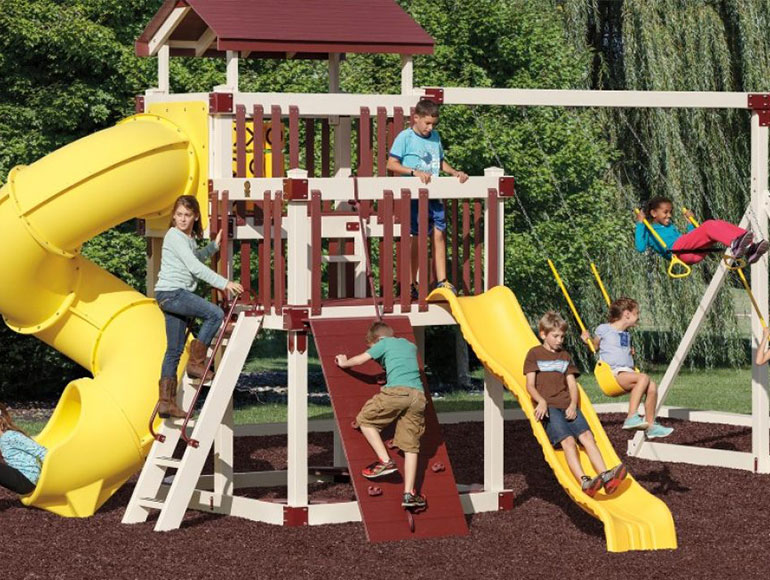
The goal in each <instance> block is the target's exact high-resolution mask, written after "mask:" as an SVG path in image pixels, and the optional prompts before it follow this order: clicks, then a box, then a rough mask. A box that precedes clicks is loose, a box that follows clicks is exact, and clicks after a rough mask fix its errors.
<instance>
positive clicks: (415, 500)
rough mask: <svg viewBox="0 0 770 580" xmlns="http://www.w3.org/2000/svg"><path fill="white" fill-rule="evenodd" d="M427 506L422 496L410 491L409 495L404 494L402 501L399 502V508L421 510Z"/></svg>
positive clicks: (407, 493)
mask: <svg viewBox="0 0 770 580" xmlns="http://www.w3.org/2000/svg"><path fill="white" fill-rule="evenodd" d="M427 505H428V502H427V501H426V500H425V498H424V497H423V496H421V495H420V494H418V493H415V492H414V491H412V492H411V493H409V492H406V493H404V499H403V500H402V501H401V507H404V508H419V509H422V508H424V507H425V506H427Z"/></svg>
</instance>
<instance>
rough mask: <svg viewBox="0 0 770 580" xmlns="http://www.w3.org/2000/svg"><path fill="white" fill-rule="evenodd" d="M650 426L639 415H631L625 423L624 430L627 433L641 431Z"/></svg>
mask: <svg viewBox="0 0 770 580" xmlns="http://www.w3.org/2000/svg"><path fill="white" fill-rule="evenodd" d="M649 426H650V424H649V423H648V422H647V421H645V420H644V419H642V418H641V417H640V416H639V413H635V414H633V415H631V416H630V417H629V418H628V419H626V420H625V421H623V429H625V430H626V431H641V430H642V429H647V427H649Z"/></svg>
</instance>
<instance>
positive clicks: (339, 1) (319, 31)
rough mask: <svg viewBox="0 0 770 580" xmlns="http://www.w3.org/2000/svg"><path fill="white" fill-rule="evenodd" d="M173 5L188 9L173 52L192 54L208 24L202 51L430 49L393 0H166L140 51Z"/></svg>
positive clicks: (305, 52) (262, 52) (173, 39)
mask: <svg viewBox="0 0 770 580" xmlns="http://www.w3.org/2000/svg"><path fill="white" fill-rule="evenodd" d="M178 6H189V7H190V11H189V12H188V13H187V15H186V16H185V17H184V18H183V19H182V21H181V22H180V23H179V25H178V26H177V27H176V29H175V30H174V31H173V33H172V34H171V36H170V37H169V39H168V43H169V44H170V48H171V54H172V55H190V54H194V53H195V51H194V49H193V48H190V46H189V45H190V43H192V42H195V41H197V40H198V39H200V38H201V36H202V35H203V34H204V32H206V30H207V29H208V28H210V29H211V30H212V31H213V33H214V34H215V35H216V40H215V42H214V43H213V44H212V45H211V48H210V49H209V50H208V51H207V52H206V56H215V55H221V54H223V53H224V52H225V51H227V50H235V51H245V52H252V53H254V54H255V55H259V56H273V57H278V56H284V55H285V54H287V53H289V54H294V55H297V56H313V55H314V56H316V57H318V56H321V55H326V54H328V53H331V52H340V53H345V52H378V53H396V54H431V53H432V52H433V38H431V36H430V35H429V34H428V33H427V32H425V31H424V30H423V29H422V28H421V27H420V26H419V25H418V24H417V23H416V22H415V21H414V20H412V18H411V17H410V16H409V15H408V14H407V13H406V12H404V11H403V10H402V9H401V7H400V6H398V4H396V2H395V0H166V1H165V2H164V3H163V5H162V6H161V7H160V9H159V10H158V12H157V13H156V15H155V17H154V18H153V19H152V20H151V21H150V23H149V24H148V25H147V28H145V29H144V32H142V34H141V36H140V37H139V38H138V39H137V41H136V53H137V54H138V55H139V56H147V55H149V45H148V43H149V41H150V39H151V38H152V37H153V35H154V34H155V33H156V32H157V31H158V30H159V29H160V27H161V26H162V25H163V23H164V22H165V20H166V19H167V18H168V17H169V15H170V14H171V13H172V11H173V10H174V8H175V7H178Z"/></svg>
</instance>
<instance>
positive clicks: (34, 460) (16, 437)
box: [0, 430, 48, 485]
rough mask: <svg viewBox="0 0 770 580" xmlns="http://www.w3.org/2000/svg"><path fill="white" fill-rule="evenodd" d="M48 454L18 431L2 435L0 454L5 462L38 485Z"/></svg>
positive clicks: (0, 438)
mask: <svg viewBox="0 0 770 580" xmlns="http://www.w3.org/2000/svg"><path fill="white" fill-rule="evenodd" d="M46 453H48V450H47V449H46V448H45V447H43V446H42V445H40V444H39V443H36V442H35V441H33V440H32V439H30V438H29V437H27V436H26V435H24V434H23V433H19V432H18V431H11V430H9V431H5V432H3V434H2V435H0V454H2V455H3V459H4V460H5V462H6V463H7V464H8V465H9V466H11V467H13V468H14V469H16V470H18V471H20V472H21V473H22V474H23V475H24V477H26V478H27V479H29V480H30V481H31V482H32V483H34V484H36V485H37V480H38V479H40V468H41V467H42V465H43V460H44V459H45V456H46Z"/></svg>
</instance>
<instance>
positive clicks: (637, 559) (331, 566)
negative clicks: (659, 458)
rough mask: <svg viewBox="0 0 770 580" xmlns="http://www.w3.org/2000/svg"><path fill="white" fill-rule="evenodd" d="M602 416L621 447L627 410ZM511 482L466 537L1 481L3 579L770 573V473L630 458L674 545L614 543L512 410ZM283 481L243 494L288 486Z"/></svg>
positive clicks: (471, 426) (475, 432) (474, 444)
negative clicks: (29, 502)
mask: <svg viewBox="0 0 770 580" xmlns="http://www.w3.org/2000/svg"><path fill="white" fill-rule="evenodd" d="M602 419H603V422H604V424H605V426H606V428H607V431H608V433H609V435H610V438H611V439H612V440H613V442H614V443H615V446H616V448H617V449H619V450H624V449H625V447H626V437H625V435H624V434H623V433H622V431H621V430H620V424H621V420H622V418H621V416H620V415H604V416H603V417H602ZM669 424H672V425H674V426H676V427H677V431H676V432H675V434H674V435H673V436H672V438H671V440H672V442H677V443H694V444H698V445H702V446H707V447H716V448H723V449H738V450H749V449H750V445H751V434H750V431H749V430H748V429H745V428H740V427H730V426H722V425H708V424H696V423H681V422H676V421H671V422H669ZM444 433H445V437H446V440H447V445H448V448H449V452H450V456H451V457H452V461H453V467H454V469H455V473H456V475H457V479H458V481H459V482H462V483H474V482H481V481H482V480H483V466H482V451H481V450H482V440H483V427H482V425H481V424H480V423H465V424H460V425H448V426H445V427H444ZM505 437H506V468H505V473H506V476H505V483H506V485H507V486H508V487H510V488H511V489H513V490H514V493H515V494H516V500H515V507H514V509H513V510H512V511H509V512H503V513H486V514H479V515H475V516H469V525H470V535H469V536H467V537H463V538H444V539H437V540H423V541H407V542H401V543H392V544H376V545H372V544H369V543H367V541H366V537H365V534H364V529H363V525H362V524H360V523H355V524H342V525H333V526H315V527H309V528H282V527H277V526H271V525H267V524H261V523H255V522H250V521H246V520H242V519H239V518H233V517H230V518H228V517H222V516H213V515H207V514H201V513H197V512H191V513H188V514H187V516H186V518H185V523H184V524H183V527H182V529H180V530H177V531H175V532H170V533H164V534H158V533H154V532H153V531H152V523H147V524H139V525H133V526H124V525H121V524H120V519H121V517H122V515H123V509H124V507H125V505H126V503H127V502H128V498H129V497H130V494H131V489H132V487H133V485H132V484H129V485H126V486H125V487H124V488H123V489H122V490H121V491H120V492H118V493H117V494H116V496H115V497H114V498H112V499H111V500H110V501H109V502H108V503H107V504H106V505H105V506H104V507H103V508H102V510H101V511H100V512H99V513H98V514H97V515H96V516H94V517H93V518H89V519H84V520H77V519H64V518H59V517H57V516H54V515H52V514H50V513H47V512H42V511H39V510H35V509H29V508H24V507H23V506H21V504H20V503H19V502H18V501H17V500H16V499H15V498H14V496H13V495H12V494H10V493H7V492H4V491H0V524H1V526H2V527H1V528H0V556H2V559H1V560H0V562H1V564H0V569H1V570H2V576H3V577H4V578H10V579H16V578H142V579H144V578H150V577H153V578H196V579H200V578H220V579H228V578H244V577H254V578H289V579H293V578H335V579H337V580H340V579H347V578H356V579H358V578H362V579H369V578H391V579H392V578H431V579H439V580H444V579H447V578H468V579H475V578H556V577H560V578H564V579H567V578H585V577H587V575H588V574H601V575H602V577H604V578H613V579H614V578H621V577H623V578H655V579H656V580H670V579H673V578H728V577H740V578H766V577H767V576H768V571H767V567H768V564H769V563H770V558H768V550H770V499H768V491H770V476H767V475H753V474H751V473H748V472H741V471H735V470H728V469H718V468H704V467H696V466H688V465H682V464H659V463H654V462H651V461H644V460H634V459H629V460H628V465H629V467H630V470H631V472H632V473H633V474H634V476H635V477H636V478H637V479H638V480H639V481H640V482H641V483H642V485H644V486H645V487H646V488H647V489H648V490H649V491H650V492H652V493H653V494H655V495H657V496H659V497H660V498H662V499H663V500H664V501H665V502H666V503H667V504H668V506H669V507H670V509H671V511H672V513H673V515H674V520H675V522H676V525H677V531H678V537H679V546H680V547H679V549H678V550H676V551H656V552H630V553H624V554H609V553H607V551H606V547H605V542H604V534H603V531H602V527H601V524H600V523H599V522H598V521H597V520H595V519H593V518H592V517H590V516H588V515H587V514H585V513H584V512H583V511H582V510H581V509H579V508H578V507H577V506H575V505H574V504H573V503H572V502H570V501H569V499H568V498H567V495H566V494H565V493H564V492H563V491H562V490H561V488H560V487H559V485H558V484H557V483H556V480H555V478H554V477H553V475H552V474H551V473H550V471H549V470H548V468H547V466H546V464H545V462H544V461H543V459H542V453H541V451H540V449H539V447H538V446H537V444H536V443H535V441H534V438H533V437H532V435H531V433H530V431H529V429H528V428H527V425H526V424H525V423H524V422H521V421H515V422H508V423H506V431H505ZM331 446H332V439H331V434H311V437H310V463H311V465H328V464H330V463H331ZM236 453H237V456H238V460H237V463H236V465H237V468H238V469H239V470H243V471H247V470H255V469H281V468H283V467H285V464H286V454H285V438H284V437H261V438H248V439H242V440H238V441H237V442H236ZM280 493H281V490H249V491H248V492H246V493H244V495H250V496H254V497H257V496H261V497H266V496H276V495H278V494H280ZM352 493H353V492H352V486H350V485H348V484H335V485H319V486H317V487H314V489H313V492H312V496H313V497H314V498H316V499H318V498H322V497H323V498H328V497H335V498H339V499H349V498H350V497H351V496H352Z"/></svg>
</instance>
